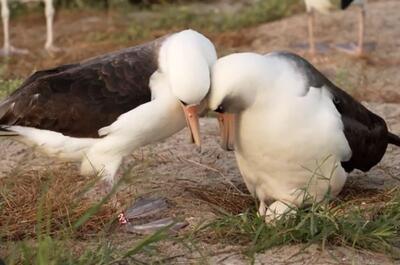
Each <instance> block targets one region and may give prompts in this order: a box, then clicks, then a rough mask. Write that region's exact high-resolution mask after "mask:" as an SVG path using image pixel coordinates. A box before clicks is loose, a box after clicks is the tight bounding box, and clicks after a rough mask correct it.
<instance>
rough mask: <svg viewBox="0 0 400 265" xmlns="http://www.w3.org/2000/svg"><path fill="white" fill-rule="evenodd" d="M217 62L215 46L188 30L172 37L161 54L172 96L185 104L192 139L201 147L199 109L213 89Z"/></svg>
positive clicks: (161, 62) (198, 34)
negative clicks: (214, 67) (212, 71)
mask: <svg viewBox="0 0 400 265" xmlns="http://www.w3.org/2000/svg"><path fill="white" fill-rule="evenodd" d="M216 60H217V53H216V51H215V47H214V45H213V44H212V43H211V41H210V40H209V39H207V38H206V37H205V36H203V35H202V34H200V33H198V32H196V31H193V30H184V31H181V32H178V33H175V34H173V35H171V36H170V37H169V38H168V39H167V40H166V42H165V44H163V46H162V47H161V50H160V61H159V64H160V68H161V71H162V72H164V73H166V75H167V79H168V82H169V87H170V89H171V91H172V93H173V94H174V95H175V96H176V97H177V99H179V100H180V101H181V103H182V107H183V110H184V112H185V116H186V119H187V123H188V125H189V128H190V130H191V133H192V139H193V140H194V142H195V143H196V144H198V145H200V135H199V124H198V123H199V122H198V115H197V112H198V106H199V105H200V103H201V102H202V101H203V100H204V99H205V98H206V96H207V94H208V92H209V90H210V85H211V67H212V66H213V64H214V63H215V62H216Z"/></svg>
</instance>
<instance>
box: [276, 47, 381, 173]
mask: <svg viewBox="0 0 400 265" xmlns="http://www.w3.org/2000/svg"><path fill="white" fill-rule="evenodd" d="M278 55H279V56H284V57H285V58H287V59H289V60H291V61H292V62H294V63H295V64H296V65H297V66H298V67H297V69H298V71H300V72H303V75H304V76H305V77H306V79H307V81H308V84H306V86H307V88H306V90H308V88H309V87H311V86H312V87H315V88H322V87H327V88H329V90H330V92H331V93H332V95H333V99H332V100H333V103H334V104H335V106H336V109H337V110H338V112H339V113H340V115H341V118H342V122H343V125H344V134H345V136H346V139H347V141H348V143H349V145H350V148H351V151H352V156H351V159H350V160H349V161H343V162H342V166H343V168H344V169H345V170H346V171H347V172H350V171H352V170H354V169H360V170H363V171H368V170H369V169H371V168H372V167H373V166H375V165H376V164H377V163H379V161H381V159H382V157H383V155H384V154H385V152H386V148H387V145H388V142H389V132H388V129H387V126H386V122H385V121H384V120H383V119H382V118H381V117H379V116H378V115H376V114H374V113H372V112H371V111H370V110H368V109H367V108H366V107H364V106H363V105H362V104H361V103H359V102H358V101H356V100H355V99H354V98H352V97H351V96H350V95H349V94H347V93H346V92H345V91H343V90H341V89H340V88H338V87H337V86H335V85H334V84H333V83H332V82H330V81H329V80H328V79H327V78H326V77H325V76H324V75H323V74H321V73H320V72H319V71H318V70H317V69H316V68H315V67H314V66H313V65H311V64H310V63H309V62H307V61H306V60H305V59H303V58H302V57H300V56H298V55H295V54H291V53H284V52H283V53H278Z"/></svg>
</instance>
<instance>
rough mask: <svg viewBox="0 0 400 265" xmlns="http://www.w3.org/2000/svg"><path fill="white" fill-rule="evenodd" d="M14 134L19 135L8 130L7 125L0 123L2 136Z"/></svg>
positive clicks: (0, 134) (0, 135)
mask: <svg viewBox="0 0 400 265" xmlns="http://www.w3.org/2000/svg"><path fill="white" fill-rule="evenodd" d="M12 136H19V134H18V133H16V132H13V131H9V130H7V127H6V126H1V125H0V137H12Z"/></svg>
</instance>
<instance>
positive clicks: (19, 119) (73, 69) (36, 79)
mask: <svg viewBox="0 0 400 265" xmlns="http://www.w3.org/2000/svg"><path fill="white" fill-rule="evenodd" d="M164 39H165V38H161V39H158V40H155V41H153V42H150V43H146V44H143V45H140V46H136V47H131V48H127V49H124V50H121V51H117V52H114V53H110V54H106V55H102V56H99V57H95V58H92V59H89V60H86V61H83V62H81V63H76V64H69V65H62V66H59V67H56V68H53V69H49V70H44V71H38V72H36V73H34V74H33V75H32V76H30V77H29V78H28V79H26V80H25V82H24V83H23V84H22V85H21V86H20V87H19V88H18V89H17V90H16V91H15V92H14V93H12V94H11V95H10V96H9V97H8V98H7V99H5V100H4V101H3V102H1V103H0V127H3V128H6V127H7V126H12V125H20V126H28V127H35V128H38V129H46V130H51V131H56V132H60V133H63V134H64V135H68V136H73V137H99V135H98V130H99V129H100V128H102V127H104V126H107V125H110V124H111V123H112V122H114V121H115V120H116V119H117V117H118V116H120V115H121V114H123V113H125V112H128V111H129V110H132V109H134V108H136V107H137V106H139V105H141V104H143V103H146V102H148V101H150V100H151V91H150V88H149V79H150V76H151V75H152V74H153V73H154V72H155V71H156V70H157V68H158V61H157V60H158V50H159V47H160V45H161V43H162V42H163V41H164Z"/></svg>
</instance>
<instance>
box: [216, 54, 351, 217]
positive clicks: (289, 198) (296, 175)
mask: <svg viewBox="0 0 400 265" xmlns="http://www.w3.org/2000/svg"><path fill="white" fill-rule="evenodd" d="M306 85H307V80H306V79H305V78H304V77H303V76H302V75H301V73H299V72H298V71H297V70H296V68H295V67H294V64H293V63H291V62H290V61H288V60H285V58H284V57H282V56H279V54H274V53H272V54H268V55H267V56H262V55H258V54H250V53H248V54H234V55H230V56H227V57H224V58H222V59H219V60H218V61H217V63H216V64H215V66H214V68H213V79H212V89H211V92H210V96H209V106H210V108H211V109H213V110H217V109H218V108H221V107H219V106H220V105H221V104H222V108H223V111H227V112H233V113H236V120H235V124H236V126H235V133H234V135H235V154H236V159H237V162H238V165H239V168H240V171H241V173H242V176H243V179H244V181H245V183H246V185H247V188H248V189H249V191H250V192H251V193H252V194H253V195H254V196H256V197H257V198H258V199H259V200H260V210H259V211H260V214H262V215H264V214H265V212H266V207H265V205H266V204H265V203H266V202H268V201H271V200H272V201H274V203H272V204H271V205H270V206H269V207H268V211H267V212H266V219H267V220H270V219H272V218H274V217H276V216H280V215H281V214H283V213H284V212H286V211H288V209H290V207H298V206H301V205H302V204H303V200H304V198H305V197H308V196H309V198H310V199H311V200H317V201H319V200H321V199H322V198H323V197H324V196H325V195H326V194H327V192H328V190H330V192H331V193H332V195H336V194H338V193H339V192H340V190H341V189H342V187H343V185H344V183H345V180H346V177H347V173H346V172H345V171H344V169H343V168H342V167H341V165H340V161H346V160H348V159H349V158H350V156H351V150H350V147H349V145H348V142H347V140H346V137H345V135H344V133H343V124H342V121H341V117H340V114H339V113H338V111H337V110H336V108H335V106H334V104H333V103H332V95H331V94H330V92H329V91H328V90H327V89H324V88H322V89H321V88H313V87H308V88H307V87H306ZM308 89H309V91H308V92H307V90H308ZM302 95H304V96H302ZM226 99H228V100H227V101H228V102H229V103H230V104H228V105H226V104H224V100H226ZM235 101H239V103H237V105H236V103H235ZM235 108H236V109H235ZM305 139H307V140H305Z"/></svg>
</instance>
